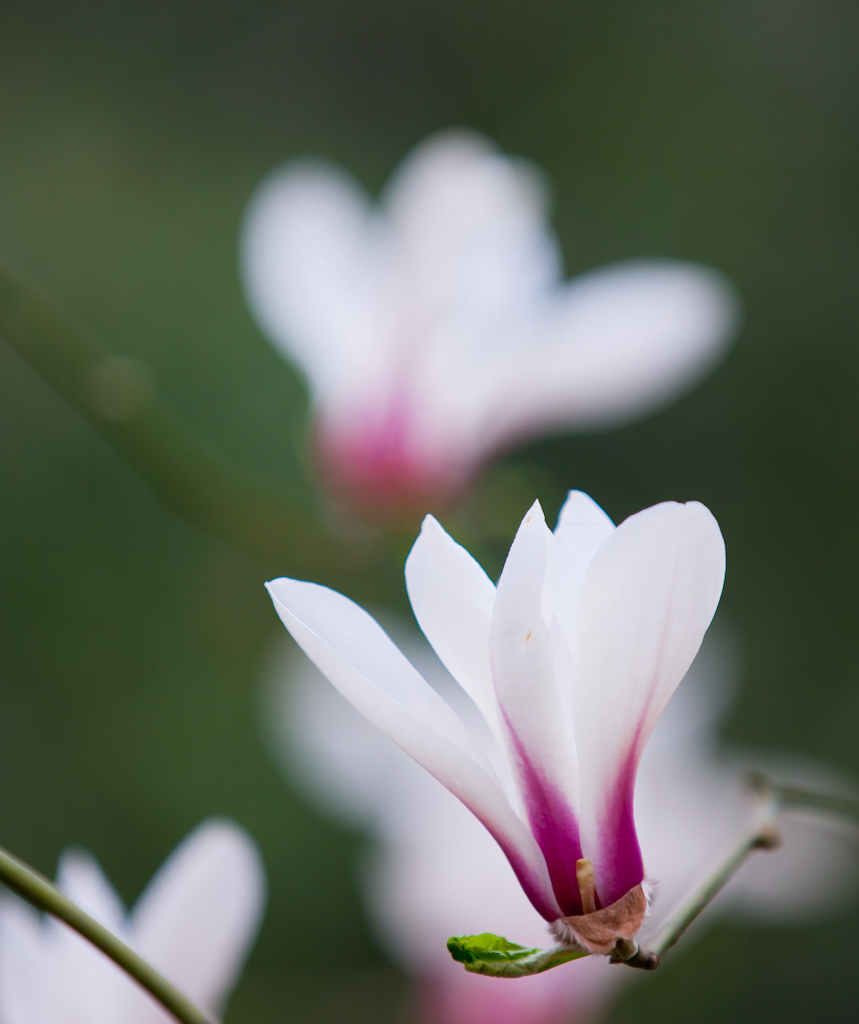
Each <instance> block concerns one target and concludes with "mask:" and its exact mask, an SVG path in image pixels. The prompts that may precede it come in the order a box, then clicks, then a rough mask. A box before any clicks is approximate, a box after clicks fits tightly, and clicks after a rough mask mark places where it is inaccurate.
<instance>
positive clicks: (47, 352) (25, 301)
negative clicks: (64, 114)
mask: <svg viewBox="0 0 859 1024" xmlns="http://www.w3.org/2000/svg"><path fill="white" fill-rule="evenodd" d="M0 335H2V336H3V337H4V338H5V339H6V341H8V342H9V343H10V344H12V345H13V346H14V347H15V348H16V349H17V351H18V352H19V353H20V354H21V355H22V356H23V357H24V358H25V359H27V360H28V361H29V362H30V363H31V364H32V365H33V366H34V367H36V368H37V369H38V370H39V371H40V372H41V373H42V374H43V375H44V376H45V377H47V379H48V380H49V381H50V382H51V383H52V384H53V385H54V386H55V387H56V388H57V389H58V390H59V391H60V393H61V394H62V395H63V396H64V397H65V398H66V399H67V400H69V401H70V402H71V403H72V405H74V406H75V407H76V408H77V409H78V410H79V411H80V412H81V413H83V414H84V415H85V416H86V417H87V418H88V419H89V420H90V422H91V423H92V424H93V425H94V426H95V427H96V428H97V429H98V430H99V431H100V433H101V434H102V435H103V436H104V437H105V438H107V440H108V441H110V443H111V444H112V445H113V446H114V447H115V448H116V449H117V451H118V452H119V453H120V454H121V455H122V456H123V457H124V459H125V460H126V461H127V462H128V463H129V464H130V465H131V466H132V468H133V469H134V470H136V472H137V473H138V474H139V475H140V476H141V477H142V478H143V479H144V480H145V481H146V483H147V484H148V485H149V486H150V487H151V488H152V490H153V491H154V492H155V493H156V494H157V495H158V496H159V497H160V498H161V499H162V500H163V501H165V502H166V504H168V505H169V506H171V507H172V508H173V509H174V511H176V512H178V513H180V514H181V515H183V516H185V517H186V518H188V519H190V520H192V521H193V522H194V523H196V524H197V525H198V526H201V527H203V528H204V529H206V530H208V531H210V532H211V533H214V534H216V535H218V536H220V537H222V538H225V539H226V540H229V541H231V542H233V543H234V544H237V545H238V546H239V547H242V548H244V549H246V550H248V551H252V552H254V553H257V554H262V555H265V556H274V557H275V558H277V559H278V560H279V561H280V562H282V563H283V568H284V569H285V570H288V571H289V572H293V573H300V572H303V571H304V570H307V571H310V570H312V571H313V573H314V578H317V577H318V575H319V571H320V568H322V570H323V574H324V569H325V567H327V566H330V567H332V568H333V567H335V566H336V567H337V569H338V570H342V569H343V568H344V567H348V566H349V565H350V563H354V562H355V557H356V556H355V549H356V545H354V544H345V543H342V542H340V541H338V540H337V538H336V537H334V536H333V535H332V534H331V533H330V532H329V531H328V530H326V529H325V527H324V526H323V525H322V523H321V517H320V516H319V514H318V511H317V510H316V509H315V508H313V507H312V504H311V503H308V502H307V500H303V499H302V498H301V496H299V495H297V494H293V493H290V492H288V491H286V490H285V489H283V488H281V487H279V486H277V485H275V484H272V483H271V482H269V481H266V480H263V479H261V478H260V477H257V476H256V475H254V474H253V473H250V472H247V471H246V470H244V469H241V468H240V467H237V466H234V465H232V464H230V463H228V462H225V461H224V460H223V459H221V458H219V457H218V456H217V455H216V454H215V453H214V452H212V451H211V450H210V449H209V448H208V447H207V446H206V445H205V444H204V443H203V442H202V441H201V440H200V439H199V438H198V437H197V436H196V435H195V434H193V433H192V432H191V431H190V430H189V429H188V428H187V427H186V426H185V425H184V424H182V423H181V422H180V421H179V420H178V419H177V418H176V417H175V416H174V415H173V414H172V413H171V412H170V410H169V409H167V408H166V406H164V404H163V403H162V402H161V401H160V400H159V398H158V395H157V390H156V387H155V381H154V376H153V374H152V372H151V370H150V369H149V368H148V367H147V366H146V365H145V364H144V363H141V362H140V361H138V360H134V359H128V358H125V357H122V356H118V355H117V354H116V353H114V352H112V351H111V350H110V349H109V348H107V347H106V346H105V345H104V344H102V342H100V341H99V340H98V339H97V338H95V337H94V336H93V335H92V334H91V332H90V331H88V330H87V329H86V328H85V327H84V326H83V325H82V324H80V323H78V322H77V321H76V319H75V318H74V317H73V316H72V315H71V314H69V313H68V312H67V311H66V310H64V309H63V308H62V307H61V306H60V305H59V304H58V303H56V302H55V301H54V300H53V299H51V298H50V297H49V296H47V295H46V294H44V293H43V292H42V291H41V289H39V288H38V287H36V286H35V285H33V284H32V283H30V282H29V281H27V280H25V279H24V278H23V277H22V276H21V275H20V274H19V273H18V272H17V271H15V270H13V269H12V268H11V267H9V266H8V265H7V264H5V263H4V262H3V261H2V260H0Z"/></svg>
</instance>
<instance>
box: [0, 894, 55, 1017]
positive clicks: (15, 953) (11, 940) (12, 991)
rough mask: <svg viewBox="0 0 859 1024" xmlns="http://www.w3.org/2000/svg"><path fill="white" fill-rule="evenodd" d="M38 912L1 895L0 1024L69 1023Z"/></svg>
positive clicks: (7, 896) (15, 899) (21, 902)
mask: <svg viewBox="0 0 859 1024" xmlns="http://www.w3.org/2000/svg"><path fill="white" fill-rule="evenodd" d="M50 966H51V964H50V959H49V957H48V955H47V953H46V950H45V949H44V946H43V944H42V942H41V935H40V928H39V915H38V914H37V913H36V912H35V911H34V910H33V909H32V908H31V907H28V906H27V905H26V904H25V903H23V901H21V900H18V899H17V898H15V897H11V896H9V895H4V896H3V897H2V898H0V1024H44V1022H45V1021H51V1022H52V1024H70V1021H69V1015H68V1014H67V1013H64V1012H63V1010H62V1009H59V1010H58V1008H57V1006H56V1001H55V1000H54V998H53V995H54V986H53V985H52V983H51V981H52V979H51V978H50Z"/></svg>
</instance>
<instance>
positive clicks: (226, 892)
mask: <svg viewBox="0 0 859 1024" xmlns="http://www.w3.org/2000/svg"><path fill="white" fill-rule="evenodd" d="M57 884H58V885H59V887H60V888H61V889H62V890H63V892H64V893H65V894H66V895H67V896H69V898H70V899H72V900H73V901H74V902H75V903H76V904H77V905H78V906H79V907H82V908H83V909H84V910H86V911H87V913H89V914H90V915H91V916H92V917H94V918H95V919H96V920H97V921H99V922H100V923H101V924H103V925H104V926H105V927H107V928H109V929H110V931H112V932H113V933H114V934H115V935H118V936H120V937H121V938H122V939H123V941H125V942H126V943H128V945H129V946H131V948H132V949H134V950H135V952H137V953H139V954H140V955H141V956H142V957H143V958H144V959H145V960H146V961H147V962H148V963H150V964H152V966H153V967H155V969H156V970H158V971H160V972H161V973H162V974H163V975H164V977H165V978H167V980H168V981H170V982H172V983H173V984H174V985H176V986H177V987H178V988H179V989H180V991H181V992H182V993H183V995H185V996H187V997H188V998H189V999H191V1000H192V1002H194V1003H195V1004H196V1005H197V1006H199V1007H200V1008H201V1009H203V1010H204V1011H208V1012H209V1013H212V1014H216V1015H218V1016H220V1015H221V1014H222V1013H223V1010H224V1006H225V1004H226V999H227V996H228V995H229V992H230V990H231V989H232V987H233V985H234V984H235V983H236V980H237V978H238V976H239V974H240V972H241V969H242V967H243V966H244V962H245V959H246V958H247V955H248V952H249V951H250V948H251V946H252V945H253V942H254V940H255V939H256V936H257V931H258V929H259V925H260V920H261V918H262V913H263V907H264V904H265V872H264V870H263V866H262V862H261V860H260V856H259V851H258V850H257V848H256V845H255V844H254V842H253V840H252V839H251V838H250V837H249V836H248V835H247V834H246V833H245V832H244V831H243V830H242V829H240V828H238V827H237V826H236V825H234V824H233V823H232V822H229V821H219V820H216V819H213V820H211V821H205V822H203V824H202V825H199V826H198V827H197V828H196V829H195V830H194V831H193V832H192V833H191V835H189V836H188V837H187V838H186V839H185V840H184V841H183V842H182V843H180V845H179V846H178V847H177V848H176V849H175V850H174V851H173V853H172V854H171V855H170V857H168V859H167V860H166V861H165V863H164V864H163V865H162V867H161V868H160V869H159V870H158V872H157V873H156V875H155V877H154V878H153V879H152V881H151V882H150V883H149V885H148V886H147V887H146V889H145V890H144V891H143V894H142V895H141V897H140V899H139V900H138V901H137V902H136V903H135V905H134V908H133V909H132V911H131V912H130V913H129V914H126V911H125V908H124V906H123V905H122V900H121V899H120V898H119V896H118V895H117V893H116V891H115V890H114V888H113V886H112V885H111V884H110V882H109V881H108V879H107V878H106V877H105V875H104V872H103V871H102V870H101V868H100V867H99V864H98V861H96V860H95V858H94V857H93V856H92V855H91V854H89V853H87V852H86V851H83V850H67V851H66V852H65V853H63V855H62V856H61V858H60V865H59V869H58V871H57ZM119 1020H121V1021H126V1022H127V1024H167V1022H170V1021H172V1020H173V1018H172V1017H171V1015H170V1014H168V1013H167V1012H166V1011H165V1010H163V1009H162V1008H161V1007H160V1006H158V1004H157V1003H155V1001H154V1000H153V999H152V998H151V997H150V996H149V994H148V993H146V992H144V991H143V990H142V989H141V988H140V987H139V986H138V985H137V984H136V982H134V981H132V980H131V979H130V978H129V977H128V976H127V975H126V974H124V973H123V971H121V970H120V969H119V968H118V967H117V966H116V965H115V964H113V963H111V961H109V960H108V959H107V958H106V957H105V956H103V955H102V954H101V953H100V952H99V951H98V950H96V949H94V948H93V947H92V946H91V945H90V944H89V943H88V942H87V941H86V940H85V939H82V938H81V937H80V936H79V935H77V934H75V933H74V932H73V931H72V930H71V929H70V928H67V927H66V925H64V924H61V923H60V922H58V921H56V920H55V919H53V918H51V917H47V916H46V917H44V918H43V917H42V915H40V914H38V913H37V912H36V911H35V910H33V908H32V907H30V906H28V905H27V904H26V903H24V902H23V901H21V900H19V899H17V898H16V897H14V896H10V895H6V896H5V897H4V898H3V902H2V903H0V1021H2V1022H3V1024H44V1022H45V1021H55V1022H56V1024H74V1022H77V1021H91V1022H92V1024H111V1022H115V1021H119Z"/></svg>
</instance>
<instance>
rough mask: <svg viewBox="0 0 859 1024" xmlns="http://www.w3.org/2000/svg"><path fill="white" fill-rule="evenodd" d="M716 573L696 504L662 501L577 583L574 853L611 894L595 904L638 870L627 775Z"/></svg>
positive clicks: (709, 603) (719, 573) (704, 615)
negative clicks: (577, 819) (577, 820)
mask: <svg viewBox="0 0 859 1024" xmlns="http://www.w3.org/2000/svg"><path fill="white" fill-rule="evenodd" d="M724 573H725V551H724V542H723V540H722V535H721V533H720V531H719V527H718V524H717V523H716V520H715V519H714V518H713V516H712V515H711V513H710V512H709V511H708V510H707V509H706V508H705V507H704V506H703V505H700V504H698V503H697V502H690V503H688V504H686V505H679V504H676V503H674V502H666V503H664V504H662V505H656V506H654V507H653V508H650V509H646V510H645V511H644V512H639V513H638V514H637V515H634V516H631V517H630V518H629V519H627V520H626V521H625V522H623V523H621V525H620V526H619V527H618V528H617V530H615V532H614V533H613V534H612V535H611V536H610V537H609V538H608V539H607V540H606V541H605V542H604V543H603V544H602V546H601V547H600V548H599V550H598V551H597V553H596V555H595V556H594V558H593V561H592V562H591V564H590V566H589V568H588V570H587V572H586V574H585V580H584V584H583V586H582V592H581V598H580V603H579V612H578V622H577V626H576V649H575V675H574V680H573V698H574V711H573V714H574V723H575V731H576V740H577V746H578V751H579V769H580V774H581V787H582V789H581V792H582V836H583V846H584V849H585V855H586V856H589V857H590V858H591V859H592V860H593V861H594V865H595V868H596V870H597V882H598V889H599V886H600V884H602V886H603V892H604V893H605V894H608V895H604V896H603V898H604V899H617V898H619V896H620V895H623V892H625V891H626V890H627V889H628V888H631V885H634V884H636V883H637V881H640V877H639V878H637V879H636V881H635V882H632V883H631V884H629V877H631V873H632V874H634V873H635V871H637V870H638V871H640V857H639V854H638V850H637V842H636V839H635V832H634V826H633V822H632V793H633V787H634V781H635V772H636V770H637V767H638V762H639V759H640V757H641V753H642V750H643V748H644V744H645V742H646V741H647V738H648V736H649V735H650V732H651V730H652V729H653V727H654V725H655V724H656V721H657V719H658V718H659V715H660V714H661V713H662V710H663V709H664V707H665V705H666V704H667V702H668V700H669V698H670V697H671V694H672V693H673V692H674V690H675V688H676V687H677V685H678V683H679V682H680V680H681V679H682V678H683V676H684V675H685V673H686V671H687V669H688V668H689V665H690V664H691V663H692V659H693V658H694V657H695V654H696V653H697V651H698V648H699V647H700V645H701V641H702V639H703V637H704V633H705V631H706V629H707V627H708V626H709V624H710V620H711V619H712V617H713V614H714V612H715V610H716V606H717V604H718V601H719V597H720V595H721V591H722V583H723V580H724ZM636 858H638V868H636V867H635V861H636ZM624 886H625V888H623V887H624ZM618 888H620V889H622V891H621V892H618V891H617V890H618Z"/></svg>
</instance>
